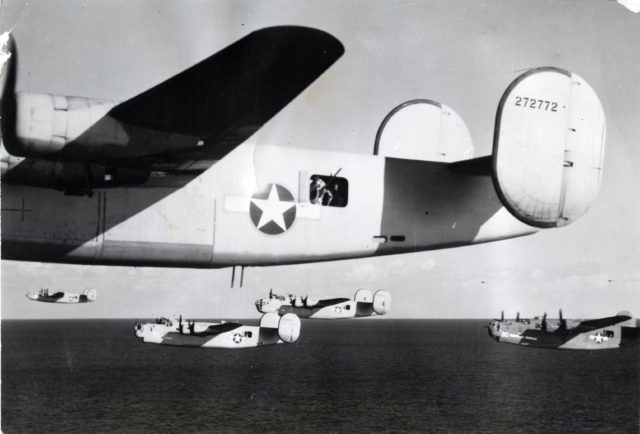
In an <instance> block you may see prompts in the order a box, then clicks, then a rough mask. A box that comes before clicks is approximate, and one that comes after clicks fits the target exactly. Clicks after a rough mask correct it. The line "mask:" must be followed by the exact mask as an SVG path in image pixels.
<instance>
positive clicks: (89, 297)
mask: <svg viewBox="0 0 640 434" xmlns="http://www.w3.org/2000/svg"><path fill="white" fill-rule="evenodd" d="M27 298H29V299H30V300H33V301H43V302H45V303H88V302H90V301H96V299H97V298H98V293H97V292H96V290H95V289H85V290H84V293H83V294H72V293H69V292H62V291H57V292H53V293H52V292H49V290H48V289H41V290H40V291H31V292H28V293H27Z"/></svg>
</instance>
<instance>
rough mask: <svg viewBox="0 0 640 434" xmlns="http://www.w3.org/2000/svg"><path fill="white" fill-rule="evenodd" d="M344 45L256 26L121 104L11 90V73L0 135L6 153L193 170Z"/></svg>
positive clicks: (296, 90) (266, 115) (281, 102)
mask: <svg viewBox="0 0 640 434" xmlns="http://www.w3.org/2000/svg"><path fill="white" fill-rule="evenodd" d="M14 51H15V49H14ZM343 53H344V47H343V45H342V44H341V43H340V41H338V40H337V39H336V38H335V37H333V36H332V35H330V34H328V33H326V32H324V31H321V30H317V29H312V28H307V27H298V26H279V27H269V28H264V29H260V30H256V31H254V32H252V33H250V34H248V35H247V36H245V37H243V38H241V39H240V40H238V41H236V42H234V43H232V44H231V45H229V46H227V47H226V48H224V49H222V50H221V51H219V52H217V53H215V54H213V55H212V56H210V57H208V58H206V59H205V60H203V61H201V62H199V63H197V64H196V65H194V66H192V67H190V68H188V69H187V70H185V71H183V72H181V73H179V74H177V75H175V76H173V77H171V78H169V79H167V80H166V81H164V82H162V83H160V84H158V85H156V86H154V87H152V88H150V89H148V90H146V91H145V92H143V93H141V94H139V95H137V96H135V97H133V98H131V99H129V100H127V101H124V102H122V103H119V104H118V103H115V102H111V101H105V100H96V99H90V98H80V97H65V96H59V95H48V94H30V93H25V92H18V93H14V92H13V88H12V87H13V86H14V85H15V84H14V83H15V80H9V83H8V85H9V89H6V88H5V93H4V95H5V96H6V95H10V97H9V98H13V101H7V100H5V97H3V103H4V104H3V115H4V116H3V118H4V119H7V120H11V121H12V122H13V123H14V125H10V126H8V125H6V123H5V124H4V125H3V142H4V145H5V147H6V149H7V151H8V152H9V154H11V155H13V156H18V157H27V158H29V159H40V160H46V161H53V160H55V161H57V162H59V163H63V164H67V165H70V164H77V163H82V164H98V165H100V164H102V165H109V166H113V167H125V168H137V169H148V170H178V171H181V170H185V171H186V170H194V169H195V170H199V171H201V170H204V169H205V168H206V167H208V165H210V164H211V163H212V162H214V161H216V160H219V159H221V158H222V157H224V156H225V155H226V154H227V153H229V152H230V151H231V150H232V149H233V148H234V147H236V146H237V145H238V144H240V143H242V142H243V141H245V140H246V139H247V138H248V137H249V136H251V135H252V134H253V133H254V132H256V131H257V130H258V129H259V128H260V127H261V126H262V125H264V124H265V123H266V122H267V121H269V120H270V119H271V118H272V117H273V116H275V115H276V114H277V113H278V112H279V111H280V110H282V109H283V108H284V107H285V106H286V105H287V104H289V103H290V102H291V101H292V100H293V99H295V98H296V97H297V96H298V95H299V94H300V93H301V92H302V91H303V90H304V89H305V88H307V87H308V86H309V85H310V84H311V83H313V82H314V81H315V80H316V79H317V78H318V77H319V76H320V75H321V74H322V73H324V72H325V71H326V70H327V69H328V68H329V67H330V66H331V65H332V64H333V63H334V62H335V61H336V60H337V59H338V58H339V57H340V56H341V55H342V54H343ZM14 54H15V55H14V56H13V58H12V59H13V62H14V65H13V66H12V68H15V58H16V57H17V56H16V55H17V52H15V53H14ZM13 76H15V71H14V73H13ZM7 90H8V92H7ZM7 110H10V112H9V113H7ZM43 120H44V121H43ZM60 125H63V126H64V127H65V128H61V127H60ZM203 161H206V162H208V165H207V164H205V165H203V164H201V163H202V162H203ZM198 162H199V163H200V164H197V163H198ZM26 165H28V164H26Z"/></svg>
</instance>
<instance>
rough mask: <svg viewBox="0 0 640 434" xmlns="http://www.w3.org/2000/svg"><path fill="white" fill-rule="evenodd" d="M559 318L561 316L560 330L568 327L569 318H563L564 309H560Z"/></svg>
mask: <svg viewBox="0 0 640 434" xmlns="http://www.w3.org/2000/svg"><path fill="white" fill-rule="evenodd" d="M558 314H559V318H560V330H566V329H567V320H565V319H563V318H562V309H560V310H558Z"/></svg>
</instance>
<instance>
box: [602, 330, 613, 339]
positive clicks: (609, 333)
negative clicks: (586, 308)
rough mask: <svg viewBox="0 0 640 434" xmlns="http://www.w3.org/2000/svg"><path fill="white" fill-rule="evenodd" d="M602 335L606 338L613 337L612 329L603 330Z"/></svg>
mask: <svg viewBox="0 0 640 434" xmlns="http://www.w3.org/2000/svg"><path fill="white" fill-rule="evenodd" d="M604 335H605V336H606V337H608V338H612V337H613V330H605V331H604Z"/></svg>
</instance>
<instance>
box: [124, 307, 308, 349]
mask: <svg viewBox="0 0 640 434" xmlns="http://www.w3.org/2000/svg"><path fill="white" fill-rule="evenodd" d="M135 331H136V336H137V337H139V338H142V341H143V342H147V343H153V344H162V345H173V346H182V347H201V348H249V347H258V346H261V345H273V344H282V343H292V342H295V341H296V340H297V339H298V337H299V336H300V319H299V318H298V317H297V316H295V315H294V314H288V315H284V316H283V317H282V318H281V317H279V316H278V315H276V314H275V313H268V314H266V315H264V316H263V317H262V319H261V320H260V326H259V327H255V326H246V325H243V324H240V323H237V322H224V321H222V322H219V323H206V322H196V321H189V320H187V321H186V323H185V322H183V321H182V316H180V318H177V319H173V320H170V319H168V318H159V319H157V320H156V322H155V323H145V324H139V323H138V324H136V326H135Z"/></svg>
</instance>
